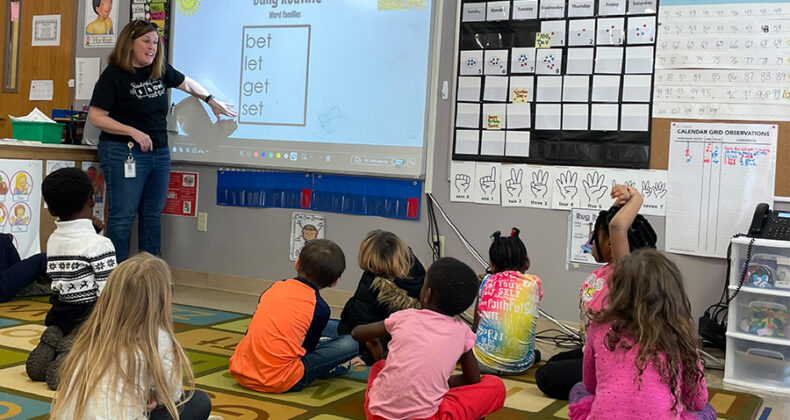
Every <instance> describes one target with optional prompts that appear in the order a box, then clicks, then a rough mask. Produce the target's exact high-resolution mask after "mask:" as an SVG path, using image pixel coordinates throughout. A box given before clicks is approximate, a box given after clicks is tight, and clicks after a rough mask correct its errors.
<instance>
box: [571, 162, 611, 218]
mask: <svg viewBox="0 0 790 420" xmlns="http://www.w3.org/2000/svg"><path fill="white" fill-rule="evenodd" d="M608 172H609V170H608V169H592V168H584V169H583V170H582V171H581V172H580V173H579V179H580V180H581V181H580V182H581V185H580V187H581V190H582V191H581V193H580V194H579V196H580V198H581V207H582V208H585V209H591V210H601V209H604V208H609V206H610V205H611V204H612V199H611V198H610V195H609V191H610V189H611V187H612V186H611V184H610V183H611V180H610V179H609V177H607V175H608Z"/></svg>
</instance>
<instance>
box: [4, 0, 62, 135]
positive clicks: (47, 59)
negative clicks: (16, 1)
mask: <svg viewBox="0 0 790 420" xmlns="http://www.w3.org/2000/svg"><path fill="white" fill-rule="evenodd" d="M8 3H9V0H0V31H2V32H0V42H2V48H0V69H3V68H5V65H6V63H5V60H6V57H5V55H6V52H5V50H6V48H5V46H6V44H7V43H8V42H10V41H9V39H8V38H9V30H8V28H9V24H8V22H9V21H10V20H11V16H9V13H8ZM20 3H21V6H20V16H19V24H20V33H19V35H20V40H21V44H20V45H19V48H20V49H19V86H18V90H17V92H15V93H8V92H3V91H2V90H1V89H0V138H10V137H11V122H10V121H9V119H8V115H9V114H11V115H14V116H20V115H26V114H27V113H28V112H30V111H31V110H33V108H34V107H38V109H40V110H41V111H43V112H44V113H45V114H47V115H48V116H51V112H52V109H53V108H59V109H68V108H69V106H70V105H71V96H72V92H71V88H69V87H68V81H69V78H71V69H72V68H73V64H72V63H73V62H74V46H73V39H74V21H75V9H76V3H75V2H74V1H69V0H20ZM35 15H60V45H59V46H57V47H54V46H53V47H33V46H32V45H31V42H32V39H33V29H32V27H33V16H35ZM0 75H2V71H0ZM31 80H52V81H53V87H54V93H53V100H52V101H32V102H31V101H29V100H28V98H29V97H30V81H31Z"/></svg>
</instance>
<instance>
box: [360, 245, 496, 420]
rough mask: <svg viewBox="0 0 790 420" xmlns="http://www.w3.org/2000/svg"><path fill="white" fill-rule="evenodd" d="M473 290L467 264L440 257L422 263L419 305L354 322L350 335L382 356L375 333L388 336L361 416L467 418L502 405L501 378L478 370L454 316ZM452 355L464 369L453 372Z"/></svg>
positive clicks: (471, 338) (467, 335)
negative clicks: (426, 265) (374, 319)
mask: <svg viewBox="0 0 790 420" xmlns="http://www.w3.org/2000/svg"><path fill="white" fill-rule="evenodd" d="M476 295H477V275H475V273H474V271H472V269H471V268H469V266H467V265H466V264H464V263H462V262H460V261H458V260H456V259H454V258H440V259H439V260H437V261H436V262H435V263H433V264H432V265H431V266H430V268H428V274H427V275H426V278H425V284H424V285H423V288H422V291H421V292H420V304H421V305H422V308H423V309H405V310H403V311H399V312H395V313H394V314H392V315H390V317H389V318H387V319H386V320H384V321H381V322H377V323H374V324H368V325H361V326H359V327H356V328H354V330H353V331H352V332H351V335H352V336H354V338H355V339H357V340H359V341H361V342H366V344H367V345H368V346H369V348H370V350H371V352H372V353H373V355H374V357H375V358H377V359H380V358H381V357H382V356H383V354H382V348H381V342H380V341H379V340H378V339H379V338H380V337H383V336H385V335H386V334H388V333H389V334H390V335H391V336H392V341H391V342H390V345H389V354H388V355H387V360H386V361H385V360H379V361H378V362H376V363H375V364H374V365H373V367H372V368H371V369H370V376H369V377H368V387H367V390H366V391H365V414H366V415H367V418H368V419H388V420H400V419H448V418H452V419H455V420H463V419H469V420H473V419H479V418H482V417H484V416H485V415H487V414H490V413H493V412H494V411H497V410H499V409H500V408H502V406H503V404H504V402H505V386H504V384H503V383H502V380H501V379H499V378H498V377H496V376H490V375H483V376H482V377H481V376H480V370H479V368H478V367H477V360H475V356H474V354H473V353H472V347H474V343H475V334H474V333H473V332H472V330H470V329H469V326H467V325H466V324H465V323H464V322H463V321H461V320H459V319H456V318H454V317H455V316H456V315H458V314H460V313H461V312H463V311H464V310H465V309H466V308H468V307H469V306H470V305H471V304H472V303H473V302H474V300H475V297H476ZM459 361H460V363H461V370H462V371H463V373H462V374H458V375H453V370H454V369H455V365H456V363H458V362H459Z"/></svg>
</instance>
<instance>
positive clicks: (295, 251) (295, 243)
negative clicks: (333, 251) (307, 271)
mask: <svg viewBox="0 0 790 420" xmlns="http://www.w3.org/2000/svg"><path fill="white" fill-rule="evenodd" d="M325 238H326V219H325V218H324V216H322V215H320V214H315V213H302V212H294V213H292V214H291V253H290V257H291V261H296V259H297V258H299V253H300V252H302V248H304V246H305V245H307V243H309V242H310V241H313V240H316V239H325Z"/></svg>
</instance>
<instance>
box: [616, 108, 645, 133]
mask: <svg viewBox="0 0 790 420" xmlns="http://www.w3.org/2000/svg"><path fill="white" fill-rule="evenodd" d="M620 116H621V118H622V119H621V120H620V130H622V131H647V129H648V125H649V123H650V105H649V104H623V107H622V112H621V115H620Z"/></svg>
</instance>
